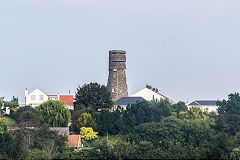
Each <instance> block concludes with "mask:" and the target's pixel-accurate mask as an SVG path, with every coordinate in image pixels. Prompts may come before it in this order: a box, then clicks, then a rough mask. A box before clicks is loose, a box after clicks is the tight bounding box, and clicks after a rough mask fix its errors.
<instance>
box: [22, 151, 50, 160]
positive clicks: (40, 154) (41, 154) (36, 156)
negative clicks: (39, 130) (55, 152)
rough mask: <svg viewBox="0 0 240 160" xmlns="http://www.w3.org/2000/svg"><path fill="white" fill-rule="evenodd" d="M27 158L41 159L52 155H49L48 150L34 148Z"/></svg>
mask: <svg viewBox="0 0 240 160" xmlns="http://www.w3.org/2000/svg"><path fill="white" fill-rule="evenodd" d="M25 159H27V160H32V159H34V160H41V159H52V157H51V155H49V152H48V151H45V150H40V149H33V150H30V151H29V152H28V154H27V156H26V158H25Z"/></svg>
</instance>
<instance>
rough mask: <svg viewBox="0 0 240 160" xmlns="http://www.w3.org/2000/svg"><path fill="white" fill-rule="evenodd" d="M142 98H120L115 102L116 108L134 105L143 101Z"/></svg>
mask: <svg viewBox="0 0 240 160" xmlns="http://www.w3.org/2000/svg"><path fill="white" fill-rule="evenodd" d="M144 100H145V99H143V98H142V97H121V98H119V99H118V100H116V101H115V102H116V105H117V106H126V105H128V104H136V103H137V101H144Z"/></svg>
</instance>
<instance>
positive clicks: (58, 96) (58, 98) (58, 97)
mask: <svg viewBox="0 0 240 160" xmlns="http://www.w3.org/2000/svg"><path fill="white" fill-rule="evenodd" d="M57 100H58V101H60V95H59V93H58V95H57Z"/></svg>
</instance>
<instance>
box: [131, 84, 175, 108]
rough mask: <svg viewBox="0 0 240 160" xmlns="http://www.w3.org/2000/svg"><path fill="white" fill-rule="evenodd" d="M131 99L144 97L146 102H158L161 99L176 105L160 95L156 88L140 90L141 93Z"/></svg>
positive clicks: (148, 87) (150, 87) (147, 86)
mask: <svg viewBox="0 0 240 160" xmlns="http://www.w3.org/2000/svg"><path fill="white" fill-rule="evenodd" d="M131 97H142V98H143V99H145V100H146V101H152V100H158V101H160V100H161V99H163V100H164V99H167V100H168V101H169V102H170V103H171V104H174V103H175V102H174V101H173V100H171V99H170V98H168V97H166V96H164V95H162V94H160V93H158V89H157V88H154V87H152V86H149V85H146V88H144V89H142V90H140V91H139V92H137V93H135V94H133V95H132V96H131Z"/></svg>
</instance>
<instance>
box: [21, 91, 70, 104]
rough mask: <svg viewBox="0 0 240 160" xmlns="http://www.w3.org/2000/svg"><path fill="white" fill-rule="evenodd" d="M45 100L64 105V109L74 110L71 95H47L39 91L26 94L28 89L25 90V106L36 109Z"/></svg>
mask: <svg viewBox="0 0 240 160" xmlns="http://www.w3.org/2000/svg"><path fill="white" fill-rule="evenodd" d="M47 100H58V101H60V102H62V103H64V104H65V106H66V108H68V109H74V107H73V95H59V94H58V95H47V94H45V93H43V92H42V91H41V90H40V89H35V90H33V91H32V92H31V93H28V89H26V90H25V105H26V106H32V107H36V106H39V105H40V104H42V103H43V102H45V101H47Z"/></svg>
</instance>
